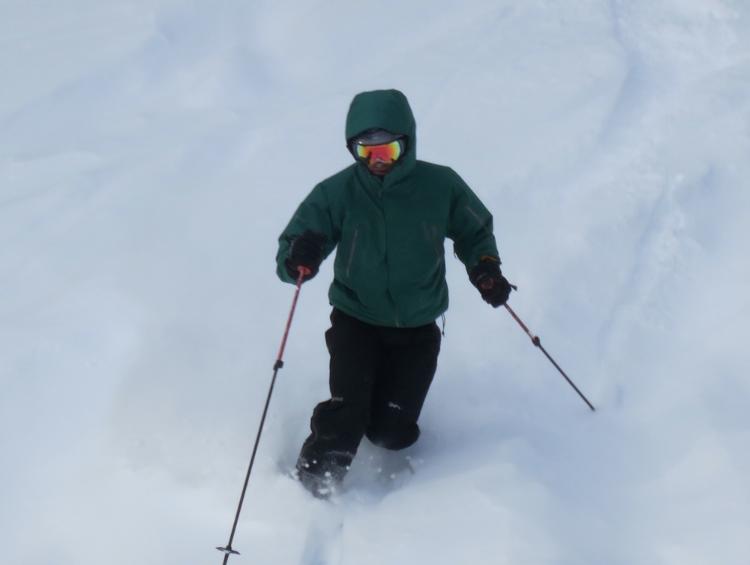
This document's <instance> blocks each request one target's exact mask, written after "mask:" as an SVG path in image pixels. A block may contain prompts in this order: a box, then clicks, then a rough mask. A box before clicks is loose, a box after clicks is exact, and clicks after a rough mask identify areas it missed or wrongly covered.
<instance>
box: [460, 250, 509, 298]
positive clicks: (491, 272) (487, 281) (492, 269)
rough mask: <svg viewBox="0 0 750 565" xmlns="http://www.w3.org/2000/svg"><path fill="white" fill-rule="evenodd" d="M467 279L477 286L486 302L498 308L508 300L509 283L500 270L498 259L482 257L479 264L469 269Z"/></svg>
mask: <svg viewBox="0 0 750 565" xmlns="http://www.w3.org/2000/svg"><path fill="white" fill-rule="evenodd" d="M469 280H471V282H472V284H473V285H474V286H475V287H477V289H478V290H479V294H481V295H482V298H483V299H484V301H485V302H487V304H491V305H492V307H493V308H498V307H499V306H502V305H503V304H505V303H506V302H507V301H508V298H509V297H510V291H511V288H512V287H511V284H510V283H509V282H508V279H506V278H505V277H504V276H503V273H502V272H501V271H500V261H499V259H495V258H494V257H487V258H483V259H482V260H481V261H480V262H479V264H478V265H477V266H476V267H474V268H473V269H471V272H470V273H469Z"/></svg>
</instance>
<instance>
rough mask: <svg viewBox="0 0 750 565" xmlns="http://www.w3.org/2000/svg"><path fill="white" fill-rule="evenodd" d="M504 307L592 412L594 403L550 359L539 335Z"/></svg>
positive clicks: (594, 409) (509, 309) (509, 308)
mask: <svg viewBox="0 0 750 565" xmlns="http://www.w3.org/2000/svg"><path fill="white" fill-rule="evenodd" d="M505 309H506V310H508V312H509V313H510V315H511V316H513V319H514V320H515V321H516V322H518V325H519V326H521V328H523V331H525V332H526V335H528V336H529V337H530V338H531V343H533V344H534V345H535V346H536V347H538V348H539V349H540V350H541V351H542V353H544V355H545V356H546V357H547V359H549V361H550V363H552V364H553V365H554V366H555V369H557V370H558V371H560V374H561V375H562V376H563V377H565V380H566V381H568V384H569V385H570V386H572V387H573V390H575V391H576V392H577V393H578V396H580V397H581V398H582V399H583V401H584V402H585V403H586V404H588V407H589V408H591V411H592V412H595V411H596V408H594V405H593V404H591V402H589V399H588V398H586V397H585V396H584V395H583V393H582V392H581V391H580V390H578V387H577V386H576V385H575V384H573V381H571V380H570V378H569V377H568V375H566V374H565V371H563V370H562V369H561V368H560V365H558V364H557V363H556V362H555V360H554V359H552V357H551V356H550V354H549V353H547V350H545V349H544V347H542V340H540V339H539V336H536V335H534V334H532V333H531V331H530V330H529V328H527V327H526V324H524V323H523V322H522V321H521V318H519V317H518V316H517V315H516V313H515V312H514V311H513V309H512V308H511V307H510V306H508V305H507V304H505Z"/></svg>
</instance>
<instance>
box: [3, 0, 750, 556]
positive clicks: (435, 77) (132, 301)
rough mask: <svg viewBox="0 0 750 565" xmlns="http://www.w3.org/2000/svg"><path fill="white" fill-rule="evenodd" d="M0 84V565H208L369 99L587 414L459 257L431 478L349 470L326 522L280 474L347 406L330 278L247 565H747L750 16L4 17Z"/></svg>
mask: <svg viewBox="0 0 750 565" xmlns="http://www.w3.org/2000/svg"><path fill="white" fill-rule="evenodd" d="M0 77H2V78H1V79H0V80H1V81H2V82H1V84H2V86H1V87H0V387H1V388H0V453H2V465H0V489H2V496H1V499H2V502H0V561H2V563H3V564H7V565H100V564H102V563H107V564H109V565H136V564H137V565H151V564H153V565H171V564H174V565H177V564H179V565H186V564H189V563H195V564H198V563H202V564H205V563H217V564H218V563H220V560H221V558H222V556H221V554H219V553H218V552H217V551H216V550H215V549H214V547H215V546H217V545H224V544H225V543H226V541H227V537H228V534H229V529H230V527H231V523H232V519H233V516H234V511H235V508H236V503H237V498H238V496H239V492H240V488H241V484H242V480H243V478H244V473H245V469H246V465H247V462H248V459H249V454H250V448H251V446H252V441H253V439H254V437H255V431H256V429H257V424H258V421H259V418H260V414H261V411H262V407H263V402H264V400H265V396H266V392H267V390H268V384H269V381H270V378H271V374H272V366H273V361H274V359H275V356H276V352H277V350H278V346H279V343H280V340H281V335H282V333H283V328H284V324H285V321H286V316H287V313H288V310H289V306H290V304H291V299H292V294H293V287H292V286H290V285H286V284H283V283H281V282H279V281H278V279H277V278H276V276H275V273H274V270H275V265H274V256H275V252H276V238H277V237H278V234H279V233H280V232H281V230H282V229H283V228H284V226H285V225H286V222H287V221H288V219H289V217H290V216H291V214H292V212H293V211H294V208H295V207H296V205H297V204H298V202H299V201H300V200H301V199H302V198H303V197H304V196H305V195H306V194H307V193H308V191H309V190H310V189H311V188H312V186H313V185H314V184H315V183H316V182H318V181H319V180H321V179H323V178H325V177H326V176H328V175H330V174H332V173H334V172H336V171H338V170H339V169H340V168H343V167H344V166H346V165H348V164H349V162H350V159H351V157H350V156H349V155H348V153H347V152H346V150H345V148H344V135H343V131H344V119H345V114H346V110H347V107H348V103H349V101H350V100H351V98H352V96H353V95H354V94H356V93H357V92H360V91H363V90H369V89H374V88H399V89H401V90H403V91H404V92H405V93H406V95H407V96H408V97H409V99H410V101H411V103H412V106H413V109H414V113H415V115H416V118H417V123H418V130H419V150H418V153H419V157H420V158H422V159H425V160H428V161H434V162H438V163H442V164H446V165H450V166H451V167H453V168H455V169H456V170H457V171H458V172H459V173H460V174H461V175H462V176H463V177H464V178H465V179H466V181H467V182H468V183H469V184H470V185H471V186H472V187H473V188H474V190H475V191H476V192H477V194H478V195H479V196H480V197H481V198H482V199H483V200H484V202H485V203H486V204H487V206H488V207H489V208H490V209H491V210H492V211H493V213H494V215H495V226H496V234H497V238H498V242H499V246H500V250H501V255H502V258H503V268H504V272H505V273H506V275H507V276H508V277H509V278H510V279H511V280H512V281H513V282H515V283H516V284H517V285H518V286H519V287H520V290H519V292H517V293H515V294H514V295H513V297H512V299H511V305H512V306H513V307H514V308H515V309H516V311H517V312H518V314H519V315H520V316H521V317H522V318H523V319H524V321H526V323H527V324H528V325H529V326H530V327H531V329H532V330H533V331H534V332H536V333H538V334H539V335H540V336H541V338H542V342H543V344H544V345H545V346H546V348H547V349H548V351H549V352H550V353H551V354H552V355H553V356H554V357H555V358H556V359H557V361H558V362H559V363H560V364H561V365H562V366H563V367H564V368H565V369H566V370H567V371H568V373H569V374H570V376H571V377H572V378H573V380H574V381H575V382H576V383H577V384H578V385H579V387H580V388H581V389H582V390H583V391H584V392H585V393H586V394H587V395H588V396H589V398H590V399H591V400H592V402H593V403H594V404H595V405H596V406H597V409H598V411H597V412H596V413H591V412H589V410H588V409H587V408H586V406H585V405H584V404H583V402H582V401H581V400H580V399H579V398H578V397H577V396H576V395H575V393H574V392H573V391H572V389H570V388H569V387H568V385H567V384H566V383H565V382H564V381H563V379H562V378H561V377H560V376H559V375H558V374H557V373H556V372H555V370H554V368H553V367H552V366H551V365H550V364H549V363H548V362H547V360H546V359H544V357H543V356H542V355H541V353H540V352H539V351H538V350H537V349H535V348H534V347H533V346H532V344H531V343H530V341H529V339H528V337H527V336H526V335H525V334H524V333H523V332H522V331H521V330H520V328H519V327H518V326H517V325H516V324H515V323H514V322H513V321H512V319H511V318H510V317H509V316H508V315H507V313H506V312H505V311H504V310H502V309H500V310H493V309H492V308H489V307H488V306H487V305H486V304H484V303H483V302H482V301H481V300H480V299H479V296H478V294H477V292H476V290H475V289H474V288H473V287H471V285H470V284H469V283H468V281H467V279H466V273H465V271H464V269H463V267H462V266H461V264H460V263H459V262H458V261H457V260H456V259H454V258H453V256H452V253H451V249H450V246H449V244H448V246H447V248H446V251H447V256H448V263H449V264H448V277H449V285H450V288H451V308H450V310H449V311H448V313H447V327H446V337H445V338H444V341H443V349H442V353H441V357H440V364H439V368H438V374H437V376H436V380H435V382H434V385H433V388H432V390H431V393H430V396H429V397H428V400H427V403H426V406H425V410H424V412H423V416H422V419H421V425H422V428H423V435H422V438H421V439H420V441H419V443H418V444H417V445H415V446H414V447H413V448H411V449H410V450H409V455H410V456H411V457H412V461H413V462H414V466H415V467H416V473H415V474H414V475H413V476H410V477H408V478H407V479H406V480H403V481H400V482H397V481H394V483H393V485H391V486H387V487H383V485H382V484H380V483H378V482H377V480H375V478H374V476H373V475H374V473H373V472H372V469H370V467H369V466H370V462H371V461H377V459H378V458H379V457H381V456H382V454H380V453H379V452H378V451H377V450H376V449H375V448H373V447H371V446H369V445H363V448H362V453H361V456H360V457H359V458H358V460H357V463H356V465H355V467H357V466H358V469H357V468H355V469H354V470H353V471H352V473H353V474H352V477H351V484H350V490H349V491H348V492H347V493H346V494H344V495H342V496H341V497H340V498H339V501H338V504H337V505H335V506H329V505H327V504H326V503H322V502H320V501H318V500H315V499H313V498H312V497H310V496H309V495H308V494H307V493H305V492H304V491H303V490H302V489H301V488H300V487H299V485H297V484H296V483H294V482H293V481H291V480H289V478H287V477H286V476H284V474H283V472H282V469H283V468H284V467H285V466H288V465H289V464H290V463H291V462H292V461H293V460H294V458H295V456H296V453H297V450H298V449H299V446H300V443H301V442H302V440H303V439H304V437H305V436H306V434H307V426H308V419H309V416H310V413H311V410H312V408H313V406H314V405H315V403H316V402H318V401H320V400H322V399H324V398H326V394H327V388H326V387H327V353H326V350H325V345H324V341H323V335H322V334H323V332H324V331H325V329H326V328H327V326H328V319H327V316H328V313H329V309H330V307H329V305H328V302H327V297H326V294H327V287H328V283H329V282H330V278H331V262H332V261H330V260H329V261H328V262H327V263H326V264H325V265H324V268H323V269H322V270H321V273H320V275H319V276H318V277H317V278H316V279H315V280H314V281H312V282H310V283H309V284H306V285H304V287H303V289H302V293H301V297H300V303H299V307H298V310H297V314H296V317H295V319H294V324H293V327H292V332H291V336H290V341H289V344H288V348H287V351H286V354H285V361H286V366H285V367H284V368H283V369H282V370H281V371H280V372H279V380H278V383H277V387H276V390H275V393H274V397H273V400H272V403H271V409H270V414H269V418H268V421H267V424H266V430H265V433H264V435H263V439H262V442H261V446H260V451H259V454H258V459H257V463H256V468H255V471H254V474H253V478H252V480H251V483H250V487H249V489H248V493H247V498H246V500H245V507H244V510H243V514H242V518H241V520H240V523H239V527H238V530H237V535H236V537H235V543H234V547H235V548H236V549H238V550H239V551H240V552H241V553H242V555H240V556H233V557H232V558H231V559H230V563H231V564H232V565H241V564H243V563H248V564H249V563H255V564H259V563H273V564H275V565H287V564H299V563H302V564H305V563H307V565H310V564H311V563H313V562H317V561H314V559H313V558H312V557H310V555H308V553H309V552H306V544H308V543H310V539H309V538H310V535H309V534H310V533H311V532H312V533H315V532H318V531H320V532H323V534H321V535H320V536H318V538H319V544H320V547H318V550H319V551H318V553H320V555H321V556H327V558H328V561H326V562H327V563H338V564H343V565H370V564H373V565H374V564H379V565H380V564H384V563H388V564H390V565H398V564H410V565H411V564H415V563H426V564H430V565H443V564H445V565H448V564H450V565H456V564H462V563H471V564H475V565H476V564H493V565H503V564H508V565H526V564H529V565H531V564H534V565H542V564H544V565H546V564H550V565H558V564H559V565H707V564H721V565H745V564H747V563H748V559H749V556H750V535H748V534H750V479H749V478H748V477H750V450H748V445H750V411H748V405H749V404H748V403H749V401H750V381H749V379H748V374H747V370H748V365H749V363H748V361H749V354H748V345H747V342H748V334H749V332H748V330H747V324H748V319H749V318H750V301H748V292H749V291H750V261H748V259H747V251H746V249H745V247H746V246H747V244H748V243H747V242H748V241H749V240H750V221H749V220H750V215H749V214H750V158H749V156H750V2H748V1H747V0H627V1H626V0H609V1H605V0H560V1H556V2H551V1H549V0H495V1H466V0H461V1H458V0H441V1H436V2H428V1H426V0H425V1H415V2H396V1H394V0H382V1H381V2H377V3H358V2H344V1H341V0H332V1H323V0H304V1H296V2H271V1H270V0H255V1H253V2H247V1H244V0H224V1H222V2H217V3H209V2H198V1H196V0H192V1H190V0H179V1H178V0H174V1H170V0H109V1H107V2H101V1H95V0H70V1H67V2H54V1H51V0H38V1H33V2H30V1H23V0H5V1H4V2H2V17H1V18H0ZM339 513H340V515H341V516H343V527H342V528H338V527H335V526H334V527H325V522H326V520H328V521H333V522H334V523H335V521H336V520H337V519H338V518H336V515H337V514H339ZM311 528H313V529H311ZM315 528H318V529H315ZM325 532H327V533H325ZM313 553H315V552H313ZM305 559H306V560H305Z"/></svg>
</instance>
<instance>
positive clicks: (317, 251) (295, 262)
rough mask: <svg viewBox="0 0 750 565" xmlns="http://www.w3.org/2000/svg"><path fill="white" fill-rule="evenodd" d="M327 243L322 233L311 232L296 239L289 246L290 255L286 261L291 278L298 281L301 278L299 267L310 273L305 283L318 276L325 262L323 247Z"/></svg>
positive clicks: (306, 276)
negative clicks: (321, 264)
mask: <svg viewBox="0 0 750 565" xmlns="http://www.w3.org/2000/svg"><path fill="white" fill-rule="evenodd" d="M325 242H326V237H325V236H324V235H323V234H322V233H316V232H313V231H310V230H307V231H306V232H304V233H303V234H302V235H298V236H297V237H295V238H294V239H293V240H292V244H291V245H290V246H289V255H288V256H287V258H286V261H284V266H285V267H286V272H287V273H288V274H289V276H290V277H292V278H293V279H295V280H297V278H298V277H299V270H298V268H299V267H305V268H306V269H308V270H309V271H310V274H309V275H305V277H304V278H303V279H302V280H304V281H309V280H310V279H311V278H313V277H314V276H315V275H317V274H318V269H320V263H321V262H322V261H323V246H324V245H325Z"/></svg>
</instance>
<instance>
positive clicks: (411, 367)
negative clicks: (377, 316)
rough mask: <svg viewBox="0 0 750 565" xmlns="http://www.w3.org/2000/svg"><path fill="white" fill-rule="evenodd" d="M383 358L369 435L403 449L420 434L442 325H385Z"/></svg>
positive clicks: (378, 441) (383, 444) (438, 348)
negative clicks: (421, 418) (412, 326)
mask: <svg viewBox="0 0 750 565" xmlns="http://www.w3.org/2000/svg"><path fill="white" fill-rule="evenodd" d="M383 344H384V345H383V359H384V363H383V364H382V365H381V366H380V370H379V372H378V374H377V377H376V381H375V388H374V391H373V395H372V405H371V412H372V414H371V419H370V423H369V426H368V428H367V432H366V433H367V437H368V439H369V440H370V441H372V442H373V443H374V444H376V445H380V446H381V447H385V448H386V449H403V448H405V447H408V446H410V445H412V444H413V443H414V442H416V441H417V438H418V437H419V433H420V432H419V426H418V425H417V420H418V419H419V414H420V413H421V411H422V406H423V404H424V401H425V398H426V396H427V392H428V391H429V388H430V384H431V383H432V378H433V377H434V375H435V371H436V369H437V358H438V354H439V353H440V329H439V328H438V326H437V324H435V323H432V324H429V325H426V326H420V327H418V328H408V329H398V328H393V329H384V330H383Z"/></svg>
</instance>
